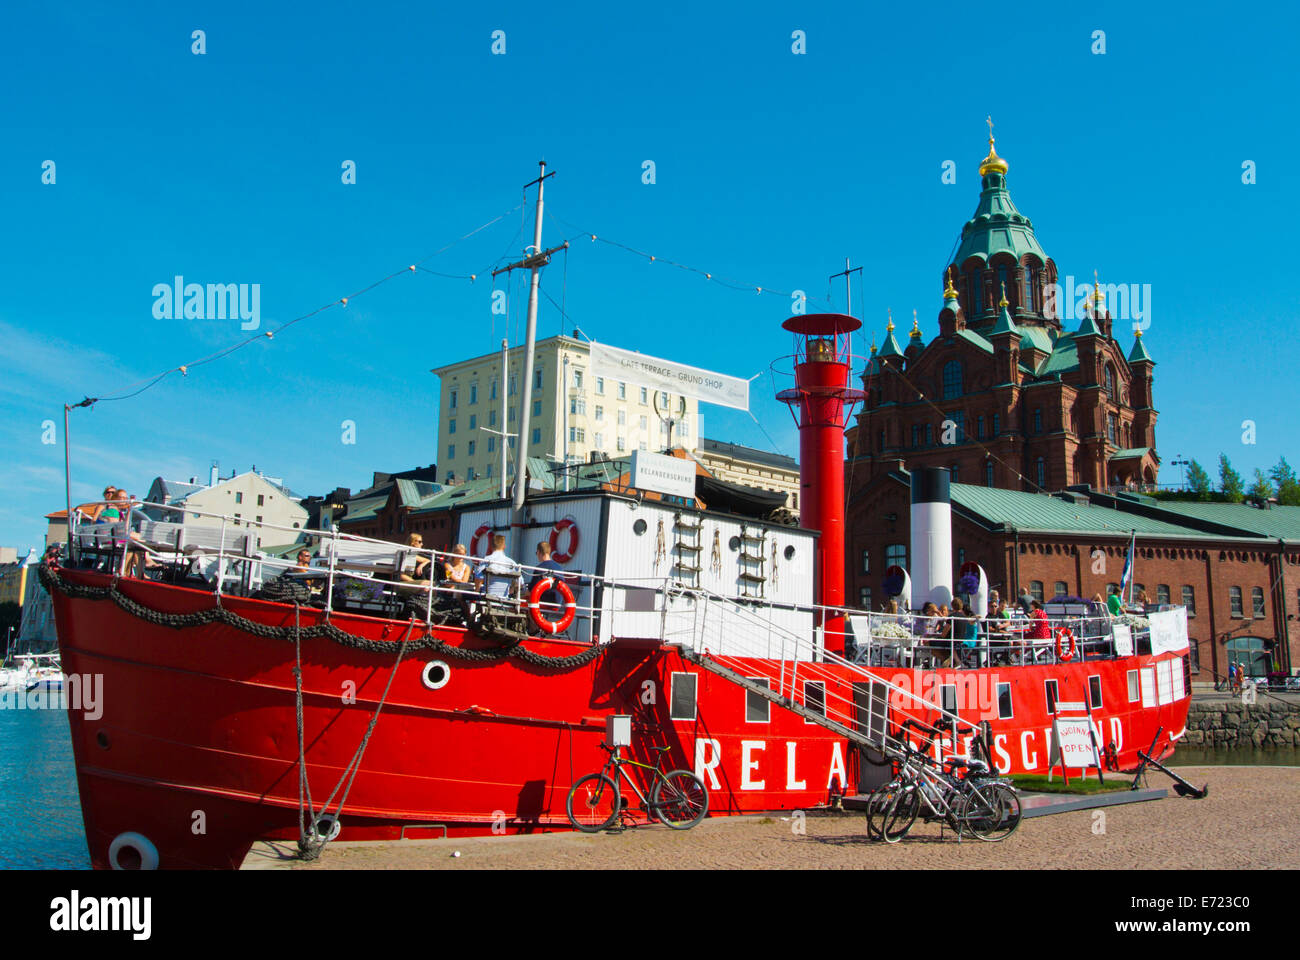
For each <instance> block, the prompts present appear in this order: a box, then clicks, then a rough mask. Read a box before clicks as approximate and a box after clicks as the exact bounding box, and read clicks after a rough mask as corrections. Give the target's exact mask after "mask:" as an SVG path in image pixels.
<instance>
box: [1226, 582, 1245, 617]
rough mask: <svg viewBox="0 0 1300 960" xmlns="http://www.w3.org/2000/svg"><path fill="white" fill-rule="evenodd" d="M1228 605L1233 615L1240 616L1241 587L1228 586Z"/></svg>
mask: <svg viewBox="0 0 1300 960" xmlns="http://www.w3.org/2000/svg"><path fill="white" fill-rule="evenodd" d="M1228 605H1229V608H1230V609H1231V611H1232V616H1234V617H1240V616H1242V609H1241V587H1229V588H1228Z"/></svg>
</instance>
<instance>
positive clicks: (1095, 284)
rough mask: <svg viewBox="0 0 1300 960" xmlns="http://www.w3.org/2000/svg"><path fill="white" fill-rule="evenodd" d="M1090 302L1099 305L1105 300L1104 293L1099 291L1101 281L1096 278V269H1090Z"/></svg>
mask: <svg viewBox="0 0 1300 960" xmlns="http://www.w3.org/2000/svg"><path fill="white" fill-rule="evenodd" d="M1092 302H1093V303H1095V304H1097V305H1098V306H1100V305H1101V304H1103V303H1105V302H1106V295H1105V294H1104V293H1102V292H1101V281H1099V280H1098V279H1097V271H1096V270H1094V271H1092Z"/></svg>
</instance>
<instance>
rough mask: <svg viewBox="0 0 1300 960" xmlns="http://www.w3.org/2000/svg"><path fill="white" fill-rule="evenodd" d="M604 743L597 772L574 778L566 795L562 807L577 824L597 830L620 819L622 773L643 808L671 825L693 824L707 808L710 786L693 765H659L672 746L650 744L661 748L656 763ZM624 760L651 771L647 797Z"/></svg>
mask: <svg viewBox="0 0 1300 960" xmlns="http://www.w3.org/2000/svg"><path fill="white" fill-rule="evenodd" d="M601 747H602V748H603V749H605V750H608V751H609V759H608V760H607V761H605V765H604V766H603V767H601V769H600V771H599V772H597V773H589V774H587V775H586V776H585V777H579V778H578V779H577V780H575V781H574V782H573V786H572V787H570V788H569V796H568V797H567V798H566V799H565V801H564V812H565V813H566V814H567V815H568V817H569V822H570V823H571V824H573V826H574V827H575V828H576V829H578V830H581V831H582V832H583V833H599V832H600V831H601V830H605V829H607V828H608V827H609V826H610V825H611V824H612V823H613V822H614V821H615V820H616V819H618V816H619V814H621V813H622V812H623V797H622V794H621V792H620V790H619V781H618V778H619V776H620V775H621V776H622V778H623V779H624V780H626V781H627V783H628V785H629V786H630V787H631V788H632V792H633V793H635V794H636V795H637V797H638V798H639V799H640V800H641V808H642V809H643V810H645V811H646V812H647V813H648V814H650V815H651V816H653V817H654V818H655V819H657V820H658V821H659V822H660V823H662V824H663V825H664V826H666V827H670V828H672V829H673V830H689V829H690V828H691V827H693V826H695V825H696V824H697V823H699V822H700V821H701V820H703V819H704V817H705V815H706V814H707V813H708V812H709V791H708V790H707V789H706V788H705V786H704V783H703V781H701V780H700V778H699V777H697V776H696V775H695V774H693V773H691V772H690V771H689V770H670V771H668V772H667V773H664V772H663V770H662V769H661V765H662V764H663V762H664V759H665V756H666V754H667V753H668V751H669V750H671V749H672V748H671V747H651V749H652V750H654V751H655V752H656V753H657V754H658V756H657V757H656V759H655V763H654V766H651V765H650V764H648V763H640V762H639V761H636V760H628V759H626V758H625V757H622V756H620V755H619V749H620V748H619V747H611V746H609V745H608V744H606V743H602V744H601ZM626 766H632V767H639V768H641V769H642V770H648V771H650V773H649V774H648V776H650V777H651V778H652V780H653V786H652V787H651V788H650V799H649V800H647V799H646V795H645V794H644V793H642V792H641V788H640V787H638V786H637V783H636V781H635V780H633V779H632V777H631V776H629V775H628V773H627V771H626V770H624V769H623V768H624V767H626ZM611 768H613V775H612V776H611V775H610V770H611Z"/></svg>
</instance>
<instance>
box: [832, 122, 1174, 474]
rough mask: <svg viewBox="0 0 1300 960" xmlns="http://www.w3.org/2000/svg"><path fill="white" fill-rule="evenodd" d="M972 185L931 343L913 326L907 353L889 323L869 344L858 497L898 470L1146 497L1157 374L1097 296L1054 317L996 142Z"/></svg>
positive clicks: (855, 447)
mask: <svg viewBox="0 0 1300 960" xmlns="http://www.w3.org/2000/svg"><path fill="white" fill-rule="evenodd" d="M980 177H981V184H982V190H981V192H980V199H979V206H978V207H976V209H975V214H974V216H972V217H971V218H970V220H968V221H967V222H966V225H965V226H964V227H962V231H961V241H960V243H959V245H958V248H957V253H956V256H955V257H954V259H953V262H952V264H951V266H949V267H948V269H947V271H946V272H945V276H944V277H943V278H942V280H943V282H944V290H943V307H942V309H941V310H940V311H939V333H938V336H936V337H935V338H934V339H932V340H931V341H930V342H929V343H928V344H927V343H925V342H924V341H923V339H922V336H921V331H920V329H919V327H918V325H917V323H916V320H915V317H914V318H913V321H912V331H911V335H910V336H909V337H908V341H907V346H906V347H905V348H904V347H901V346H900V345H899V342H898V339H897V337H896V336H895V334H894V325H893V321H892V319H891V320H890V322H889V325H888V326H887V327H886V329H885V340H884V345H883V346H881V347H880V348H879V350H877V349H876V346H875V344H874V342H873V344H872V350H871V359H870V361H869V363H868V364H867V368H866V372H865V374H864V375H863V386H864V388H865V390H866V402H865V403H864V405H863V409H862V411H861V413H860V414H859V415H858V418H857V427H856V428H854V429H852V430H850V433H849V450H850V455H851V456H852V457H853V458H854V462H853V464H852V469H853V472H854V474H856V476H855V477H854V485H855V486H856V485H858V484H861V483H863V482H867V481H870V480H871V479H872V478H874V477H876V476H877V475H879V474H881V473H887V472H888V471H890V470H894V469H897V468H898V466H899V461H900V460H901V461H903V463H904V464H905V465H906V467H907V468H908V469H912V468H915V467H947V468H948V469H949V470H951V472H952V476H953V480H955V481H958V482H961V483H967V484H975V485H979V486H987V487H1001V488H1006V489H1013V490H1033V491H1047V490H1060V489H1064V488H1065V487H1068V486H1071V485H1074V484H1089V485H1091V486H1092V487H1093V488H1094V489H1097V488H1106V487H1112V488H1113V487H1126V488H1132V487H1141V486H1144V485H1147V484H1154V483H1155V482H1156V473H1157V471H1158V470H1159V467H1160V460H1159V458H1158V457H1157V456H1156V451H1155V422H1156V410H1155V406H1154V404H1153V402H1152V394H1151V372H1152V367H1154V366H1155V363H1154V361H1153V360H1152V359H1151V356H1150V354H1148V353H1147V350H1146V347H1145V346H1144V345H1143V343H1142V336H1141V332H1140V331H1138V332H1137V333H1136V336H1135V339H1134V343H1133V346H1132V349H1130V350H1129V351H1128V353H1127V356H1126V355H1125V352H1124V350H1123V348H1122V347H1121V346H1120V344H1119V342H1118V341H1117V340H1116V339H1115V338H1114V336H1113V335H1112V326H1111V316H1110V313H1109V311H1108V310H1107V308H1106V303H1105V297H1104V295H1103V293H1102V291H1101V290H1100V289H1097V288H1096V286H1095V284H1094V286H1093V288H1092V289H1091V290H1089V288H1088V287H1087V285H1084V286H1083V290H1084V291H1085V296H1084V297H1083V298H1082V299H1080V300H1079V302H1078V303H1077V304H1074V303H1059V304H1058V300H1064V299H1065V298H1064V297H1060V296H1058V293H1057V291H1058V290H1059V287H1058V286H1057V272H1056V264H1055V263H1054V262H1053V261H1052V258H1051V257H1049V256H1047V254H1046V253H1045V252H1044V251H1043V248H1042V247H1041V246H1040V245H1039V243H1038V239H1037V237H1035V235H1034V228H1033V224H1032V223H1031V222H1030V221H1029V218H1028V217H1026V216H1025V215H1024V214H1022V213H1021V212H1020V211H1019V210H1017V209H1016V205H1015V204H1014V203H1012V201H1011V195H1010V193H1008V192H1007V180H1006V177H1007V162H1006V161H1005V160H1003V159H1002V158H1001V157H999V156H998V155H997V151H996V150H995V149H994V147H993V136H992V133H991V132H990V135H989V153H988V156H987V157H985V158H984V161H983V163H981V164H980Z"/></svg>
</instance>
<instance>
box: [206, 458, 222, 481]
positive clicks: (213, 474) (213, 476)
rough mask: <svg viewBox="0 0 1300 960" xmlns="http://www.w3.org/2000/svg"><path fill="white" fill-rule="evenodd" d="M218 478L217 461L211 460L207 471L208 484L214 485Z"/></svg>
mask: <svg viewBox="0 0 1300 960" xmlns="http://www.w3.org/2000/svg"><path fill="white" fill-rule="evenodd" d="M219 479H220V476H219V474H218V464H217V461H215V460H213V461H212V469H211V470H209V471H208V486H209V487H215V486H216V485H217V481H218V480H219Z"/></svg>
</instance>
